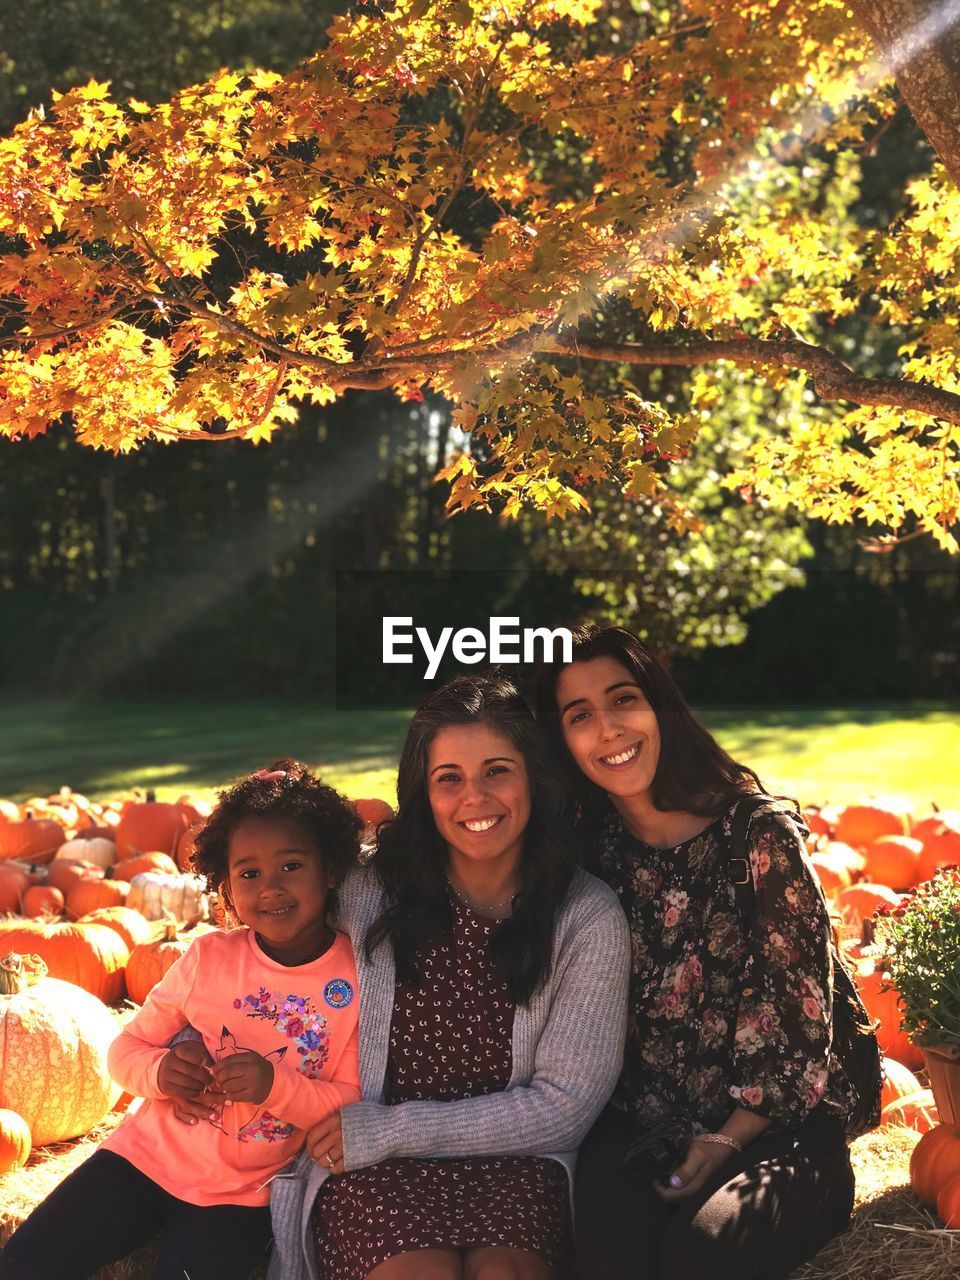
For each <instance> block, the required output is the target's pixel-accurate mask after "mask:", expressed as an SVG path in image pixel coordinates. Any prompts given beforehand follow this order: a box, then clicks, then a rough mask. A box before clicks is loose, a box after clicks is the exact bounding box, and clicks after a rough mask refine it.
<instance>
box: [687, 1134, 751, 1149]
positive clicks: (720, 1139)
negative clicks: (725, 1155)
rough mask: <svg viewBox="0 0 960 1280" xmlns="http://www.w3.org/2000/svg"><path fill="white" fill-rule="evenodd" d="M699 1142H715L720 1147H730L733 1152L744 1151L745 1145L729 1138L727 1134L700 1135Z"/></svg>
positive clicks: (698, 1136)
mask: <svg viewBox="0 0 960 1280" xmlns="http://www.w3.org/2000/svg"><path fill="white" fill-rule="evenodd" d="M695 1140H696V1141H697V1142H715V1143H716V1144H717V1145H718V1146H721V1147H729V1148H730V1150H731V1151H742V1150H743V1143H742V1142H738V1141H737V1140H736V1138H728V1137H727V1135H726V1134H725V1133H698V1134H697V1137H696V1139H695Z"/></svg>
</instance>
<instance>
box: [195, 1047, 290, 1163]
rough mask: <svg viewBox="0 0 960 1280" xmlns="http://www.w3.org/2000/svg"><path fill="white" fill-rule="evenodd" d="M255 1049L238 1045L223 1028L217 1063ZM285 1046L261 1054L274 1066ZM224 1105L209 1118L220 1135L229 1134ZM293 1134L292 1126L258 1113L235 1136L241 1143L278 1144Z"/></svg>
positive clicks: (280, 1057)
mask: <svg viewBox="0 0 960 1280" xmlns="http://www.w3.org/2000/svg"><path fill="white" fill-rule="evenodd" d="M256 1052H257V1050H256V1049H249V1048H247V1046H246V1045H242V1044H238V1043H237V1038H236V1036H235V1035H234V1034H233V1033H232V1032H231V1030H230V1028H229V1027H223V1028H222V1029H221V1031H220V1047H219V1049H217V1054H216V1056H217V1061H218V1062H219V1061H220V1059H221V1058H230V1057H232V1056H233V1055H234V1054H235V1053H256ZM286 1053H287V1046H286V1045H283V1046H282V1047H281V1048H280V1049H271V1050H270V1052H269V1053H264V1054H261V1057H264V1058H266V1060H267V1061H268V1062H270V1061H272V1062H273V1063H274V1065H275V1067H276V1064H277V1063H279V1062H281V1061H282V1060H283V1058H284V1057H285V1056H286ZM224 1110H225V1107H224V1103H222V1102H221V1103H219V1104H218V1105H217V1106H216V1107H214V1109H213V1114H212V1115H211V1117H210V1123H211V1124H212V1125H213V1127H214V1128H215V1129H219V1130H220V1132H221V1133H229V1130H228V1129H227V1127H226V1125H225V1124H224ZM291 1133H293V1125H292V1124H286V1125H285V1124H284V1123H283V1122H282V1121H281V1120H278V1119H277V1117H276V1116H273V1115H271V1114H270V1112H269V1111H258V1112H257V1114H256V1115H255V1116H254V1118H253V1119H252V1120H250V1121H249V1122H248V1123H247V1124H245V1125H244V1126H243V1128H242V1129H241V1130H240V1131H239V1133H238V1134H237V1137H238V1138H239V1139H240V1141H241V1142H249V1141H250V1139H251V1138H254V1139H257V1138H259V1139H260V1140H262V1141H265V1142H280V1141H282V1140H283V1139H284V1138H288V1137H289V1136H290V1134H291Z"/></svg>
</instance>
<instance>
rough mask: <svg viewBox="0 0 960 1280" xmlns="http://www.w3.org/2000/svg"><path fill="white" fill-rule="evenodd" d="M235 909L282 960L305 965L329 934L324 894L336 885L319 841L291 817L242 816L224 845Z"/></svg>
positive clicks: (275, 957) (267, 949)
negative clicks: (225, 846) (318, 843)
mask: <svg viewBox="0 0 960 1280" xmlns="http://www.w3.org/2000/svg"><path fill="white" fill-rule="evenodd" d="M227 866H228V874H227V888H228V892H229V895H230V901H231V903H232V905H233V909H234V911H235V912H236V914H237V915H238V916H239V917H240V920H241V921H242V922H243V923H244V924H245V925H247V926H248V928H250V929H253V930H254V932H255V933H256V935H257V941H258V942H259V943H260V946H261V947H262V949H263V950H264V951H265V952H266V953H267V955H268V956H270V957H271V959H273V960H278V961H279V962H280V963H281V964H285V965H296V964H306V962H307V961H308V960H312V959H315V958H316V956H318V955H319V954H321V952H322V951H323V949H324V946H325V944H326V942H327V939H328V934H329V930H328V927H327V921H326V908H327V894H328V893H329V892H330V890H331V889H333V888H335V887H336V881H335V880H334V877H333V876H332V875H331V874H330V873H329V872H328V871H327V870H326V868H325V866H324V861H323V855H322V854H321V852H320V849H319V847H318V845H317V842H316V841H315V840H314V838H313V837H312V836H311V835H310V833H309V832H308V831H307V830H306V829H305V828H304V827H301V826H300V824H299V823H298V822H294V821H293V820H292V819H290V818H246V819H244V821H243V822H241V823H239V825H238V826H236V827H235V828H234V830H233V834H232V835H231V837H230V843H229V845H228V847H227Z"/></svg>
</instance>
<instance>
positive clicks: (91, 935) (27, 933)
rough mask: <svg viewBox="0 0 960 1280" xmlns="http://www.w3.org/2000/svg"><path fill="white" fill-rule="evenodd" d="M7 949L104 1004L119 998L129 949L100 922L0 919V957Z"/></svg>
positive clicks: (111, 1002) (128, 957) (114, 1001)
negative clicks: (28, 957)
mask: <svg viewBox="0 0 960 1280" xmlns="http://www.w3.org/2000/svg"><path fill="white" fill-rule="evenodd" d="M8 951H16V952H18V953H19V954H21V955H35V956H39V957H40V959H41V960H42V961H43V963H44V964H45V965H46V967H47V970H48V971H49V973H50V975H51V977H54V978H60V979H61V980H62V981H63V982H72V983H74V984H75V985H76V986H78V987H82V988H83V989H84V991H89V992H90V994H91V995H94V996H96V997H97V999H98V1000H102V1001H103V1002H104V1003H105V1004H115V1003H116V1001H118V1000H120V999H122V997H123V973H124V970H125V969H126V967H127V961H128V960H129V959H130V952H129V950H128V948H127V946H126V944H125V943H124V941H123V939H122V938H121V937H120V936H119V934H117V933H115V932H114V931H113V929H108V928H107V926H106V925H104V924H60V923H59V922H57V921H55V922H54V923H52V924H44V923H43V922H42V921H39V920H18V919H16V918H14V919H13V920H9V921H3V922H0V956H2V955H5V954H6V952H8ZM2 1061H3V1059H2V1058H0V1062H2ZM13 1109H14V1111H16V1107H14V1108H13ZM24 1119H26V1117H24Z"/></svg>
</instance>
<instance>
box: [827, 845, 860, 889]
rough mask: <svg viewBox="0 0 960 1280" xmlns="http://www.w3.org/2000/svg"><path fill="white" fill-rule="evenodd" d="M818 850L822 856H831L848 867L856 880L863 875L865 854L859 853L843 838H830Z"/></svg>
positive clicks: (833, 859)
mask: <svg viewBox="0 0 960 1280" xmlns="http://www.w3.org/2000/svg"><path fill="white" fill-rule="evenodd" d="M817 852H818V853H819V854H820V855H821V856H822V857H827V858H830V859H831V861H833V862H837V863H839V864H840V865H841V866H844V867H846V868H847V870H848V871H849V872H850V875H851V878H852V879H854V880H856V879H858V878H859V877H860V876H862V875H863V873H864V871H865V870H866V867H867V860H866V858H865V857H864V856H863V854H862V853H858V852H857V850H856V849H854V847H853V845H850V844H844V843H843V841H842V840H828V841H827V842H826V844H824V845H822V846H821V848H820V849H819V850H818V851H817Z"/></svg>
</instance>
